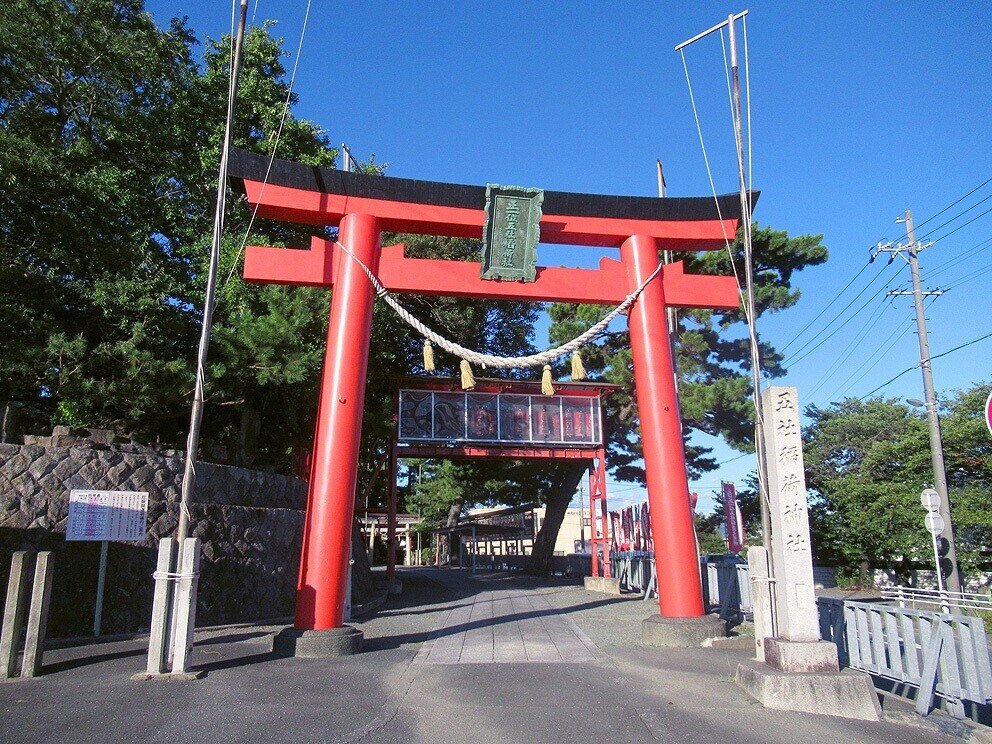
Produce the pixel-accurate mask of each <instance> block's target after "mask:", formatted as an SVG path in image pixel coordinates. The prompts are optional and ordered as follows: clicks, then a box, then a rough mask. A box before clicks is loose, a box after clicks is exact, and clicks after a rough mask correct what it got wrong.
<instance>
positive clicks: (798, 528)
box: [736, 387, 881, 721]
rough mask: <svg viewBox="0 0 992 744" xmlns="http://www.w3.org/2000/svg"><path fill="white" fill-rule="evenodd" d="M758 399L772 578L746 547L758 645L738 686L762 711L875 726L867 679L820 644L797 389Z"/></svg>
mask: <svg viewBox="0 0 992 744" xmlns="http://www.w3.org/2000/svg"><path fill="white" fill-rule="evenodd" d="M761 398H762V408H763V410H764V414H763V422H762V433H763V434H764V440H765V447H766V453H767V455H768V456H767V460H766V470H767V473H766V475H767V488H768V506H769V509H768V511H769V517H770V520H769V521H770V523H771V543H772V555H771V559H772V560H771V566H773V567H774V576H770V575H769V571H768V568H769V561H768V559H769V556H768V554H767V551H765V549H764V548H758V547H754V548H751V549H750V550H749V551H748V568H749V571H750V578H751V584H752V587H753V591H752V600H753V602H754V618H755V637H756V640H757V641H758V642H759V643H758V644H757V646H756V649H755V650H756V652H757V653H756V656H757V658H756V659H755V660H754V661H747V662H744V663H743V664H741V665H740V666H738V668H737V675H736V681H737V684H738V685H740V686H741V687H743V688H744V689H745V690H746V691H747V692H748V693H750V694H751V695H752V696H753V697H754V698H755V699H757V700H758V702H760V703H761V704H762V705H764V706H765V707H766V708H773V709H776V710H793V711H798V712H802V713H819V714H822V715H831V716H841V717H844V718H856V719H860V720H865V721H879V720H881V709H880V707H879V704H878V696H877V695H876V693H875V688H874V686H873V685H872V683H871V679H870V678H869V677H868V675H866V674H862V673H860V672H854V671H851V670H843V671H841V669H840V665H839V664H838V660H837V646H836V645H834V644H833V643H828V642H824V641H822V640H821V639H820V628H819V618H818V613H817V606H816V596H815V594H814V591H813V560H812V550H811V546H810V536H809V513H808V507H807V502H806V480H805V475H804V469H803V453H802V436H801V432H800V426H799V401H798V396H797V394H796V389H795V388H792V387H769V388H767V389H765V390H764V391H763V392H762V395H761ZM769 586H770V587H771V588H772V591H769V590H768V587H769ZM773 599H774V601H773ZM773 607H774V610H775V611H774V613H773V612H772V608H773ZM772 625H774V628H773V627H771V626H772Z"/></svg>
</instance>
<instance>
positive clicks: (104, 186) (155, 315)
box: [0, 0, 196, 424]
mask: <svg viewBox="0 0 992 744" xmlns="http://www.w3.org/2000/svg"><path fill="white" fill-rule="evenodd" d="M192 42H193V37H192V33H191V32H190V30H189V29H188V28H187V27H186V26H185V25H184V24H183V23H181V22H175V23H173V24H172V26H171V27H170V28H169V29H167V30H159V29H158V28H156V27H155V25H154V23H153V21H152V19H151V18H150V17H149V16H148V15H147V14H146V13H144V11H143V10H142V7H141V3H140V2H133V1H131V2H116V3H115V2H109V1H108V2H99V1H93V2H85V3H78V4H72V5H70V4H67V3H63V2H57V1H56V0H31V1H21V2H10V3H5V4H3V5H2V6H0V174H2V179H3V183H2V187H0V285H2V291H0V323H2V325H3V328H4V335H5V340H4V343H3V344H2V345H0V400H2V401H8V400H17V401H22V402H24V403H26V404H29V405H31V406H40V407H41V408H42V409H43V412H44V414H45V416H46V417H51V418H52V419H53V420H55V421H56V422H58V421H60V420H61V421H65V422H67V423H101V424H109V423H113V422H118V421H127V422H137V421H151V420H163V419H165V418H166V417H168V416H171V415H173V411H172V410H171V406H170V404H171V402H172V400H171V399H170V397H169V396H168V395H162V391H173V395H175V394H176V392H177V391H179V390H182V389H183V388H184V387H186V385H187V377H188V375H187V368H188V361H187V360H186V357H187V356H188V354H187V349H188V347H189V344H190V339H191V327H190V324H189V322H188V320H187V319H186V318H185V317H184V316H183V314H182V313H181V312H177V306H179V305H182V304H183V303H186V302H188V301H189V300H190V297H191V292H192V286H191V284H190V281H189V272H188V271H187V269H186V266H185V261H184V259H183V257H182V256H181V255H179V254H177V252H176V251H175V250H174V246H173V244H172V240H173V239H174V237H175V236H176V235H177V234H179V233H181V232H183V230H184V229H185V223H186V218H185V217H184V216H183V215H182V214H181V211H182V210H181V209H179V208H177V206H176V205H175V203H174V201H173V199H174V192H175V191H176V190H177V189H181V188H183V183H184V182H185V181H186V180H188V178H189V177H190V173H189V170H188V168H189V165H190V164H191V163H192V162H194V161H195V150H194V148H193V147H192V145H191V139H190V135H191V134H193V135H194V136H195V120H192V118H191V117H190V116H189V108H190V105H191V104H192V105H193V106H194V108H195V107H196V103H195V99H196V91H195V81H196V66H195V61H194V59H193V56H192V54H191V45H192ZM190 129H193V130H194V131H193V132H192V133H191V132H190Z"/></svg>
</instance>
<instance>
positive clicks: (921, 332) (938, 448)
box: [905, 209, 961, 592]
mask: <svg viewBox="0 0 992 744" xmlns="http://www.w3.org/2000/svg"><path fill="white" fill-rule="evenodd" d="M905 219H906V240H907V241H908V243H909V251H908V252H909V268H910V271H911V272H912V275H913V304H914V305H916V333H917V336H918V337H919V341H920V368H921V369H922V370H923V391H924V393H925V395H926V404H927V422H928V424H929V428H930V459H931V461H932V463H933V481H934V484H933V486H934V489H935V490H936V491H937V493H938V494H939V495H940V516H941V517H943V518H944V531H943V532H941V537H942V538H944V540H946V541H947V560H948V562H949V563H950V570H949V571H948V573H947V588H948V589H949V590H950V591H952V592H960V591H961V577H960V575H959V574H958V556H957V550H956V548H955V545H954V525H953V523H952V522H951V502H950V500H949V499H948V497H947V471H946V470H945V469H944V445H943V442H942V441H941V436H940V415H939V413H938V411H937V395H936V393H935V392H934V389H933V369H932V368H931V366H930V342H929V341H928V339H927V319H926V316H925V315H924V313H923V290H922V288H921V282H920V265H919V261H918V258H917V257H918V247H919V246H918V245H917V242H916V234H915V232H914V228H913V213H912V212H911V211H910V210H908V209H907V210H906V218H905ZM935 539H936V538H935ZM937 576H938V577H940V576H941V568H940V562H939V560H938V563H937Z"/></svg>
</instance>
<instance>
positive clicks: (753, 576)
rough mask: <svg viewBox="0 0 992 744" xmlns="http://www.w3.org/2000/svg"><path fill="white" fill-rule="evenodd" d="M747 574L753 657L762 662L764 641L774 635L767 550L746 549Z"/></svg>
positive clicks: (756, 547)
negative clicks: (751, 618) (752, 616)
mask: <svg viewBox="0 0 992 744" xmlns="http://www.w3.org/2000/svg"><path fill="white" fill-rule="evenodd" d="M747 573H748V577H749V580H750V582H751V607H752V611H753V613H754V655H755V658H756V659H757V660H758V661H764V660H765V639H766V638H771V637H772V636H774V635H775V630H774V628H773V626H772V618H773V617H774V615H773V613H772V591H771V584H770V582H771V577H770V576H769V575H768V551H767V550H765V549H764V548H761V547H758V546H754V547H750V548H748V549H747Z"/></svg>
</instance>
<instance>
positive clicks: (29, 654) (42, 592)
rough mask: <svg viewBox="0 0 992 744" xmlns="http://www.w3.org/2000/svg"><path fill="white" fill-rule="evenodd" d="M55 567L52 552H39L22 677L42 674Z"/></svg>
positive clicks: (35, 568) (32, 590)
mask: <svg viewBox="0 0 992 744" xmlns="http://www.w3.org/2000/svg"><path fill="white" fill-rule="evenodd" d="M54 569H55V557H54V556H53V555H52V552H51V551H50V550H43V551H42V552H40V553H38V561H37V563H35V567H34V586H33V587H32V589H31V609H30V611H29V612H28V631H27V635H26V636H25V640H24V659H23V661H22V662H21V676H22V677H37V676H38V675H40V674H41V665H42V656H43V655H44V653H45V635H46V634H47V631H48V607H49V605H50V604H51V601H52V574H53V572H54Z"/></svg>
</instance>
